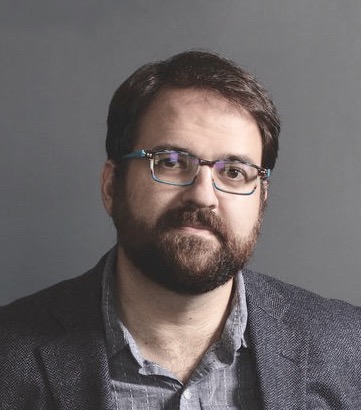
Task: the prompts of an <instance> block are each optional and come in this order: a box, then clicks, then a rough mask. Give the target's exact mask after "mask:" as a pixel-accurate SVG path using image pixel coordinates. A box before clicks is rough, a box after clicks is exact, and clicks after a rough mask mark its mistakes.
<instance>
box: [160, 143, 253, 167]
mask: <svg viewBox="0 0 361 410" xmlns="http://www.w3.org/2000/svg"><path fill="white" fill-rule="evenodd" d="M163 150H165V151H181V152H185V153H187V154H191V155H193V156H195V157H197V158H199V157H198V155H196V154H195V153H194V152H192V151H191V150H189V149H188V148H185V147H182V146H180V145H173V144H160V145H156V146H155V147H154V148H152V151H163ZM202 159H205V158H202ZM217 161H241V162H247V163H249V164H254V163H255V161H254V160H253V159H252V158H250V157H249V156H248V155H242V154H225V155H223V156H222V157H221V158H217Z"/></svg>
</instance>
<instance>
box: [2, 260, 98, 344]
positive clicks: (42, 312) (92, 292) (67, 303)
mask: <svg viewBox="0 0 361 410" xmlns="http://www.w3.org/2000/svg"><path fill="white" fill-rule="evenodd" d="M103 263H104V257H103V258H102V259H101V260H100V262H99V263H98V264H97V266H96V267H94V268H93V269H91V270H89V271H88V272H86V273H84V274H82V275H81V276H78V277H76V278H73V279H70V280H66V281H63V282H60V283H57V284H55V285H53V286H51V287H49V288H47V289H43V290H41V291H39V292H37V293H34V294H32V295H30V296H26V297H24V298H21V299H18V300H16V301H14V302H12V303H10V304H9V305H6V306H2V307H0V349H3V347H4V346H5V345H8V347H9V348H10V347H11V346H12V345H18V344H19V343H22V341H23V340H24V338H25V339H28V340H29V341H30V340H37V339H38V340H39V341H40V340H41V339H47V338H51V337H52V336H54V334H57V333H58V332H60V331H62V329H64V328H65V327H66V326H67V324H71V323H72V322H74V321H76V320H78V319H79V318H80V317H82V316H83V317H84V318H86V317H87V316H88V315H90V316H92V315H94V314H96V313H95V312H96V309H97V307H98V306H99V304H100V298H101V285H100V284H101V271H102V265H103Z"/></svg>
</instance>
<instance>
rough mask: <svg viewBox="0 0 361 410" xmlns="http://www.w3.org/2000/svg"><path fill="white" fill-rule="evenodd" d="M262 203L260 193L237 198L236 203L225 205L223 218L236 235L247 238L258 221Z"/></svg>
mask: <svg viewBox="0 0 361 410" xmlns="http://www.w3.org/2000/svg"><path fill="white" fill-rule="evenodd" d="M260 203H261V202H260V195H259V193H258V194H257V195H256V193H254V194H253V195H252V196H249V197H242V198H237V199H236V201H235V202H234V203H232V204H231V203H228V204H225V206H224V208H223V212H222V214H223V215H222V216H223V217H224V218H226V220H227V221H228V223H229V224H230V226H231V227H232V229H233V230H234V232H235V233H236V234H238V235H240V236H246V235H248V234H249V233H250V232H251V231H252V229H253V227H254V226H255V224H256V223H257V221H258V217H259V212H260ZM227 205H228V206H227Z"/></svg>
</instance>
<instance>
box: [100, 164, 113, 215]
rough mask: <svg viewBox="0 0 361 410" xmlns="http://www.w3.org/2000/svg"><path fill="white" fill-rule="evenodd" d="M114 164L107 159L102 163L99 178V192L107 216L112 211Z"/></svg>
mask: <svg viewBox="0 0 361 410" xmlns="http://www.w3.org/2000/svg"><path fill="white" fill-rule="evenodd" d="M114 173H115V164H114V162H113V161H111V160H108V161H106V163H105V164H104V167H103V172H102V175H101V179H100V185H101V194H102V200H103V205H104V208H105V210H106V211H107V214H108V215H109V216H111V215H112V213H113V204H114V177H115V175H114Z"/></svg>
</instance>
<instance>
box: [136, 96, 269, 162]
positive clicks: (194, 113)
mask: <svg viewBox="0 0 361 410" xmlns="http://www.w3.org/2000/svg"><path fill="white" fill-rule="evenodd" d="M159 147H163V148H165V147H169V148H181V149H184V150H187V151H189V152H192V153H194V154H195V155H198V156H202V157H203V158H204V159H217V158H218V157H219V156H220V155H221V156H224V155H247V156H250V157H251V158H252V159H253V160H254V161H257V162H260V160H261V152H262V142H261V135H260V132H259V129H258V126H257V123H256V121H255V120H254V118H253V117H252V116H251V115H250V114H249V113H248V112H247V111H246V110H245V109H243V108H242V107H240V106H237V105H236V104H233V103H231V102H229V101H228V100H226V99H225V98H224V97H222V96H221V95H220V94H218V93H216V92H213V91H208V90H199V89H166V90H163V91H161V92H160V93H159V94H158V96H157V97H156V98H155V100H154V101H153V102H152V103H151V104H150V106H149V107H148V109H147V111H146V112H145V114H144V115H143V117H142V118H141V120H140V123H139V127H138V132H137V137H136V147H135V148H136V149H140V148H143V149H154V148H159Z"/></svg>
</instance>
